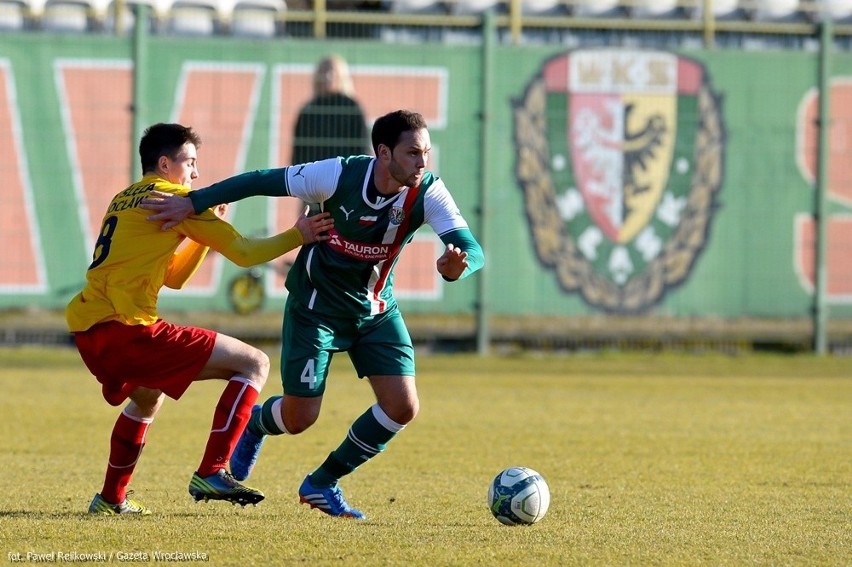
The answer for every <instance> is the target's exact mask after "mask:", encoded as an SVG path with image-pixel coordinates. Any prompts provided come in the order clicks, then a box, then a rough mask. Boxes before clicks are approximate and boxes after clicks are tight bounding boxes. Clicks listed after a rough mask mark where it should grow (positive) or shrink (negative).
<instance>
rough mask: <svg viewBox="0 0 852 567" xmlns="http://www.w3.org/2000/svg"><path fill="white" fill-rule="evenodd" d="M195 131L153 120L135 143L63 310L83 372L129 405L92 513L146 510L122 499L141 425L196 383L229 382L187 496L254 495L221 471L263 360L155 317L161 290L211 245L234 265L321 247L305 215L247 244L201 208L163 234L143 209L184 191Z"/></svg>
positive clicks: (224, 339)
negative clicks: (129, 178) (135, 161)
mask: <svg viewBox="0 0 852 567" xmlns="http://www.w3.org/2000/svg"><path fill="white" fill-rule="evenodd" d="M200 145H201V140H200V138H199V136H198V135H197V134H196V133H195V132H194V131H193V130H192V128H189V127H186V126H182V125H180V124H155V125H153V126H151V127H150V128H148V129H147V130H146V131H145V133H144V135H143V137H142V139H141V141H140V144H139V155H140V158H141V162H142V171H143V177H142V179H141V180H140V181H138V182H136V183H134V184H133V185H131V186H130V187H128V188H127V189H125V190H123V191H121V192H120V193H118V194H117V195H116V196H115V197H114V198H113V199H112V201H111V202H110V204H109V206H108V207H107V211H106V214H105V215H104V218H103V222H102V224H101V231H100V234H99V236H98V239H97V242H96V243H95V250H94V254H93V257H92V263H91V264H90V265H89V268H88V271H87V272H86V280H87V282H86V286H85V287H84V288H83V290H82V291H81V292H80V293H79V294H77V295H76V296H75V297H74V298H73V299H72V300H71V302H70V303H69V304H68V307H67V308H66V319H67V322H68V328H69V330H70V331H71V332H72V333H73V334H74V341H75V343H76V345H77V349H78V350H79V352H80V356H81V358H82V359H83V361H84V362H85V364H86V366H87V367H88V368H89V370H90V371H91V372H92V374H93V375H94V376H95V378H97V380H98V382H100V384H101V389H102V393H103V397H104V399H106V401H107V402H108V403H109V404H111V405H113V406H118V405H121V404H122V403H124V401H125V400H127V398H130V401H129V402H128V403H127V405H126V406H125V407H124V409H123V410H122V412H121V413H120V415H119V416H118V419H117V420H116V422H115V426H114V427H113V430H112V436H111V438H110V452H109V462H108V466H107V471H106V477H105V480H104V484H103V488H102V490H101V492H100V493H98V494H96V495H95V497H94V499H93V500H92V503H91V505H90V506H89V513H92V514H108V515H114V514H150V510H149V509H148V508H146V507H145V506H143V505H142V504H140V503H139V502H136V501H134V500H131V499H129V498H128V497H127V492H128V491H127V486H128V484H129V483H130V479H131V476H132V474H133V469H134V467H135V466H136V463H137V461H138V459H139V456H140V454H141V451H142V448H143V446H144V445H145V436H146V433H147V430H148V427H149V425H150V424H151V422H152V421H153V419H154V416H155V415H156V413H157V411H158V410H159V409H160V407H161V405H162V403H163V401H164V399H165V397H166V396H169V397H170V398H173V399H178V398H180V397H181V395H182V394H183V393H184V392H185V391H186V389H187V388H188V387H189V385H190V383H191V382H193V381H196V380H210V379H220V380H227V385H226V386H225V389H224V391H223V392H222V395H221V397H220V398H219V402H218V404H217V405H216V409H215V412H214V414H213V425H212V428H211V431H210V436H209V438H208V440H207V446H206V449H205V451H204V455H203V457H202V459H201V463H200V465H199V466H198V469H197V470H196V472H195V473H194V474H193V475H192V479H191V482H190V484H189V493H190V494H191V495H192V497H193V498H195V500H196V501H199V500H226V501H229V502H233V503H237V504H241V505H243V506H244V505H246V504H257V503H258V502H260V501H261V500H263V498H264V495H263V493H262V492H260V491H258V490H255V489H253V488H249V487H247V486H244V485H242V484H240V483H239V482H237V481H236V480H235V479H234V478H233V477H232V476H231V475H230V474H229V473H228V472H227V470H226V465H227V464H228V460H229V459H230V457H231V453H232V452H233V450H234V445H235V444H236V442H237V439H238V438H239V436H240V434H241V433H242V431H243V428H244V427H245V424H246V421H247V420H248V418H249V415H250V413H251V408H252V406H253V405H254V403H255V401H256V400H257V397H258V394H259V392H260V390H261V388H262V387H263V385H264V383H265V382H266V377H267V375H268V374H269V358H268V357H267V356H266V354H264V353H263V352H262V351H260V350H258V349H256V348H254V347H252V346H250V345H248V344H245V343H243V342H242V341H239V340H237V339H235V338H233V337H229V336H227V335H223V334H221V333H216V332H215V331H211V330H207V329H201V328H198V327H189V326H179V325H174V324H171V323H168V322H166V321H163V320H162V319H160V317H159V315H158V313H157V297H158V294H159V291H160V288H161V287H162V286H164V285H165V286H168V287H170V288H174V289H180V288H181V287H183V285H184V284H185V283H186V282H187V281H188V280H189V278H190V277H191V276H192V275H193V274H194V273H195V271H196V270H197V269H198V267H199V266H200V265H201V262H202V260H203V259H204V256H205V255H206V254H207V251H208V249H209V248H213V249H214V250H216V251H218V252H220V253H221V254H222V255H224V256H225V257H226V258H228V259H229V260H231V261H233V262H235V263H236V264H239V265H240V266H250V265H254V264H259V263H262V262H268V261H269V260H272V259H273V258H276V257H278V256H280V255H282V254H284V253H286V252H288V251H290V250H292V249H294V248H296V247H298V246H300V245H301V244H303V243H309V242H316V241H321V240H326V239H327V238H328V236H327V235H325V231H327V230H328V229H329V228H331V227H332V225H333V221H332V220H331V219H330V218H329V216H328V214H325V215H317V216H313V217H310V218H308V217H306V216H303V217H301V218H300V219H299V220H298V221H297V222H296V224H295V226H294V227H293V228H291V229H289V230H287V231H286V232H284V233H282V234H277V235H275V236H272V237H269V238H256V239H252V238H244V237H243V236H241V235H240V234H239V233H238V232H237V231H236V230H235V229H234V228H233V227H232V226H231V225H230V224H228V223H227V222H225V221H224V220H222V219H221V218H219V216H217V213H218V214H221V213H224V208H219V207H217V208H216V212H215V213H214V210H213V209H208V210H206V211H203V212H202V213H200V214H198V215H195V216H192V217H190V218H187V219H186V220H184V221H183V222H181V223H180V224H178V225H177V226H175V227H173V228H171V229H169V230H166V231H163V230H161V229H160V226H159V225H157V224H155V223H151V222H149V221H147V220H146V217H147V216H148V215H149V214H150V213H149V212H148V211H146V210H144V209H141V208H140V207H139V202H140V200H141V199H142V198H143V197H144V196H145V195H147V194H148V193H149V192H150V191H152V190H157V191H162V192H165V193H173V194H175V195H182V196H183V195H187V194H188V193H189V192H190V191H191V185H192V182H193V181H194V180H195V179H196V178H197V177H198V165H197V159H198V158H197V149H198V147H199V146H200Z"/></svg>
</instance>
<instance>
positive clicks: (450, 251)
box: [435, 244, 468, 280]
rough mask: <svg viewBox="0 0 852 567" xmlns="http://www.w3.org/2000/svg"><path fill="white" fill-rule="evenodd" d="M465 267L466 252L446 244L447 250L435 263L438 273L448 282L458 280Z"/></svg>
mask: <svg viewBox="0 0 852 567" xmlns="http://www.w3.org/2000/svg"><path fill="white" fill-rule="evenodd" d="M467 266H468V264H467V252H465V251H464V250H462V249H461V248H456V247H455V246H453V245H452V244H447V249H446V250H444V253H443V254H442V255H441V257H440V258H438V261H437V262H436V263H435V267H436V268H437V269H438V273H439V274H441V275H442V276H444V278H446V279H448V280H457V279H459V278H460V277H461V275H462V273H464V271H465V270H466V269H467Z"/></svg>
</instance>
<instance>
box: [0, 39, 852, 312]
mask: <svg viewBox="0 0 852 567" xmlns="http://www.w3.org/2000/svg"><path fill="white" fill-rule="evenodd" d="M490 49H491V50H492V51H490V52H488V51H486V49H485V48H484V47H483V46H482V45H478V44H446V43H429V44H418V43H408V44H395V45H389V44H387V43H384V42H382V41H373V40H357V41H346V40H312V39H299V40H277V39H276V40H267V41H256V40H244V39H239V38H232V37H224V38H223V37H207V38H188V39H181V38H174V37H150V38H148V39H147V40H146V41H145V42H144V57H139V53H138V50H137V49H135V48H134V44H133V38H121V37H112V36H107V35H92V36H73V37H65V36H55V35H47V34H40V33H29V34H16V33H6V34H2V35H0V145H2V147H0V175H2V179H3V180H4V181H3V187H2V209H0V211H2V212H0V215H2V223H0V235H2V236H1V237H2V246H0V308H3V309H11V308H20V307H24V306H32V307H37V308H45V309H54V308H62V307H64V305H65V304H66V303H67V301H68V300H69V299H70V297H71V296H72V295H73V294H74V293H76V292H77V291H78V289H79V288H80V287H81V285H82V284H83V278H84V274H85V269H86V266H87V265H88V263H89V261H90V258H91V250H92V247H93V242H94V240H95V235H96V232H97V229H98V227H99V226H100V221H101V215H102V212H103V210H104V207H105V204H106V203H107V202H108V201H109V198H110V196H111V195H112V194H113V193H114V192H116V191H118V190H120V189H122V188H123V187H125V186H126V185H127V184H128V183H129V181H130V180H131V177H132V175H133V171H134V167H136V168H138V165H136V164H135V161H136V159H137V158H136V155H135V144H136V143H137V140H138V136H139V132H136V131H134V124H143V125H147V124H150V123H154V122H158V121H179V122H182V123H186V124H191V125H192V126H194V127H195V128H196V129H197V130H198V131H199V132H200V133H201V135H202V138H203V140H204V145H203V146H202V149H201V153H200V169H201V178H200V179H199V181H198V186H203V185H205V184H208V183H212V182H214V181H216V180H219V179H222V178H225V177H227V176H229V175H232V174H234V173H237V172H240V171H243V170H248V169H254V168H264V167H270V166H279V165H283V164H287V163H289V159H290V144H291V134H290V133H291V130H292V126H293V122H294V120H295V115H296V113H297V112H298V109H299V107H300V106H301V105H302V104H303V103H304V102H306V101H307V99H308V97H309V96H310V76H311V72H312V69H313V66H314V64H315V63H316V62H317V61H318V60H319V59H320V58H321V57H322V56H323V55H325V54H327V53H331V52H335V53H340V54H343V55H344V56H345V57H346V58H347V60H348V61H349V64H350V66H351V70H352V72H353V76H354V81H355V90H356V93H357V98H358V99H359V101H360V102H361V103H362V105H363V106H364V108H365V110H366V113H367V115H368V120H371V119H374V118H375V117H377V116H379V115H380V114H382V113H384V112H387V111H389V110H393V109H396V108H400V107H406V108H413V109H417V110H419V111H421V112H422V113H423V114H424V115H425V116H426V118H427V120H428V122H429V124H430V128H431V131H432V141H433V143H434V155H433V159H434V163H433V168H434V169H435V170H436V171H437V172H438V173H439V175H440V176H441V177H442V178H444V180H445V181H446V183H447V185H448V186H449V188H450V189H451V191H452V192H453V194H454V195H455V197H456V200H457V202H458V204H459V206H460V208H461V210H462V211H463V212H464V214H465V215H466V217H467V218H468V219H469V220H470V221H471V224H472V225H473V226H472V228H473V230H474V232H475V233H476V234H478V235H481V236H482V240H483V244H484V247H485V249H486V255H487V259H488V267H487V273H486V276H485V277H486V279H485V280H484V282H485V285H481V286H476V285H472V284H471V285H465V284H461V285H448V284H446V283H444V282H442V281H441V280H440V278H438V277H436V275H435V271H434V259H435V258H436V257H437V256H438V255H439V254H440V249H441V244H440V241H439V240H438V239H437V237H436V236H435V235H434V234H431V233H429V231H428V230H425V231H423V234H422V235H421V236H420V237H418V239H417V240H416V241H415V242H414V245H413V246H411V247H410V249H409V250H407V251H406V253H405V255H404V258H403V260H402V261H401V263H400V266H399V269H398V274H397V281H396V286H397V290H398V295H399V297H400V299H401V303H402V306H403V308H404V309H405V311H406V312H408V313H413V314H425V315H439V316H440V315H472V314H473V313H475V311H476V309H477V308H478V307H482V306H487V311H488V315H489V316H493V317H495V318H500V317H505V318H510V319H511V318H516V317H518V318H519V317H525V316H541V317H556V318H562V317H593V318H597V317H628V318H635V317H638V318H645V319H648V320H652V319H659V318H664V319H668V320H672V321H677V320H681V321H687V320H689V321H693V320H727V321H732V320H740V319H744V318H753V319H762V320H766V319H768V320H770V321H778V322H779V323H783V322H784V321H802V320H805V321H807V320H809V318H810V317H811V314H812V310H813V306H814V274H815V272H816V269H815V257H816V255H815V253H814V250H815V234H816V230H815V228H814V222H813V221H814V215H813V211H814V210H815V206H816V199H815V191H814V187H815V183H816V181H815V180H816V178H817V163H818V159H817V158H818V156H817V147H818V146H817V141H818V139H819V130H818V126H819V124H818V121H817V115H816V112H817V109H818V104H817V103H818V99H817V86H818V84H819V82H818V63H819V57H818V53H817V52H816V51H805V50H774V51H770V50H767V51H741V50H705V49H694V50H688V51H671V50H657V49H653V48H647V47H646V48H627V47H619V48H594V47H589V48H585V47H578V48H573V49H566V48H564V47H562V46H559V45H547V44H537V45H507V44H501V43H497V44H494V45H492V46H491V47H490ZM137 57H139V59H138V61H139V65H137V66H136V67H135V70H136V71H137V72H138V77H140V78H141V80H142V84H141V85H140V88H137V89H136V92H138V93H139V95H140V96H139V98H138V99H137V100H134V59H135V58H137ZM486 57H492V58H493V61H494V62H495V63H494V64H493V65H486V64H485V63H486ZM484 69H489V70H492V71H491V74H490V75H489V76H487V77H484V76H483V70H484ZM483 85H490V86H489V88H488V90H487V91H484V90H483ZM830 85H831V88H830V93H831V94H830V112H831V121H830V131H829V147H828V157H829V164H830V166H829V169H828V175H827V180H826V181H827V183H826V187H827V190H828V193H827V195H828V211H827V214H828V217H827V219H826V223H827V224H826V228H827V237H828V242H827V255H826V259H825V268H826V273H827V288H826V289H827V294H826V300H827V304H828V305H829V306H830V310H831V311H830V313H831V318H832V320H838V321H842V320H850V321H852V277H850V275H852V274H850V273H849V271H850V270H852V267H850V266H852V214H850V213H852V184H851V183H849V181H850V180H851V179H852V162H850V161H849V160H848V159H846V156H845V155H844V154H845V153H847V151H848V150H849V145H850V143H852V142H850V140H852V115H850V112H849V110H848V109H849V108H852V104H850V100H849V99H850V97H852V55H850V54H848V53H836V54H834V55H833V57H832V69H831V80H830ZM134 111H136V112H137V113H138V115H137V117H136V119H137V121H136V122H134V116H133V112H134ZM484 121H487V122H484ZM484 127H487V130H484ZM483 131H487V137H486V138H484V139H483ZM485 154H487V155H485ZM481 164H488V167H487V169H484V170H483V169H482V167H481ZM289 201H290V200H287V199H278V200H272V199H266V198H254V199H249V200H246V201H244V202H240V203H238V204H237V205H236V206H234V207H232V211H231V215H232V216H231V220H232V222H234V223H235V225H236V226H237V227H238V228H239V229H240V230H241V231H242V232H243V233H245V234H248V235H260V234H267V233H269V232H270V231H278V230H282V229H284V228H287V227H289V226H290V225H291V224H292V222H293V220H294V218H295V215H296V214H297V212H298V205H297V203H290V202H289ZM280 266H282V264H280V263H278V264H273V265H271V266H270V267H269V268H267V269H265V270H264V271H263V273H262V275H261V277H262V279H263V282H264V289H265V292H266V294H267V297H268V298H269V299H270V300H269V301H267V302H266V303H265V306H264V309H266V310H276V311H277V310H278V309H279V307H280V305H281V304H282V301H280V298H282V297H283V294H284V292H283V286H282V281H283V280H282V275H281V272H282V271H283V268H281V269H277V268H278V267H280ZM242 272H243V271H242V270H240V269H239V268H236V267H234V266H231V265H229V264H228V263H227V262H225V261H224V260H223V259H222V258H220V257H214V258H213V259H212V261H208V262H207V263H206V266H205V267H204V268H203V269H202V271H200V272H199V274H198V275H197V276H196V278H195V280H194V282H192V283H191V285H190V286H188V288H187V289H185V290H183V291H181V292H179V293H166V294H165V295H164V297H163V298H162V300H161V305H162V306H163V307H164V308H166V309H183V310H190V311H191V310H199V311H200V310H204V311H211V310H212V311H217V310H218V311H228V310H230V309H231V305H230V302H229V298H228V293H229V283H230V282H231V281H232V279H233V278H234V277H235V276H237V275H239V274H241V273H242ZM673 328H674V327H673Z"/></svg>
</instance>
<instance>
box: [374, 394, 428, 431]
mask: <svg viewBox="0 0 852 567" xmlns="http://www.w3.org/2000/svg"><path fill="white" fill-rule="evenodd" d="M388 406H389V407H382V410H383V411H384V412H385V414H386V415H387V416H388V417H389V418H391V419H392V420H393V421H395V422H396V423H398V424H400V425H407V424H409V423H411V422H412V421H414V418H415V417H417V414H418V413H419V412H420V401H419V400H418V399H417V398H414V399H406V400H399V401H398V402H395V403H393V404H389V405H388Z"/></svg>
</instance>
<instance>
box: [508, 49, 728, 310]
mask: <svg viewBox="0 0 852 567" xmlns="http://www.w3.org/2000/svg"><path fill="white" fill-rule="evenodd" d="M513 105H514V126H515V147H516V155H517V162H516V164H515V175H516V177H517V179H518V181H519V183H520V186H521V188H522V189H523V191H524V202H525V209H526V214H527V218H528V221H529V229H530V232H531V235H532V237H533V240H534V244H535V248H536V253H537V255H538V258H539V261H540V262H541V263H542V264H543V265H544V266H545V267H546V268H547V269H549V270H553V271H554V272H555V276H556V278H557V279H558V282H559V285H560V287H561V288H562V289H564V290H565V291H567V292H572V293H573V292H579V293H580V294H581V296H582V297H583V299H584V300H585V301H586V302H587V303H589V304H590V305H592V306H594V307H597V308H600V309H604V310H606V311H610V312H620V313H635V312H640V311H642V310H644V309H647V308H648V307H650V306H652V305H654V304H656V303H657V302H659V301H660V300H661V299H662V298H663V297H664V295H665V294H666V292H667V291H668V290H670V289H671V288H673V287H674V286H676V285H678V284H680V283H682V282H684V281H685V280H686V279H687V278H688V276H689V273H690V271H691V270H692V267H693V265H694V263H695V261H696V259H697V258H698V256H699V254H700V252H701V250H702V249H703V248H704V246H705V244H706V242H707V237H708V234H709V229H710V223H711V221H712V216H713V214H714V212H715V208H716V207H715V202H716V194H717V193H718V191H719V188H720V186H721V182H722V171H723V161H724V146H725V129H724V124H723V121H722V113H721V97H720V96H719V95H718V94H716V93H713V92H712V90H711V87H710V80H709V76H708V73H707V70H706V69H705V68H704V66H703V65H702V64H701V63H698V62H696V61H693V60H691V59H688V58H685V57H680V56H677V55H674V54H672V53H668V52H663V51H644V50H624V49H588V50H586V49H582V50H576V51H571V52H569V53H566V54H562V55H558V56H556V57H553V58H551V59H549V60H547V61H545V63H544V64H543V66H542V68H541V71H540V73H539V74H538V75H537V76H536V77H535V78H534V79H533V80H532V81H531V82H530V83H529V84H528V85H527V87H526V90H525V93H524V95H523V97H522V98H520V99H519V100H516V101H514V103H513Z"/></svg>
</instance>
